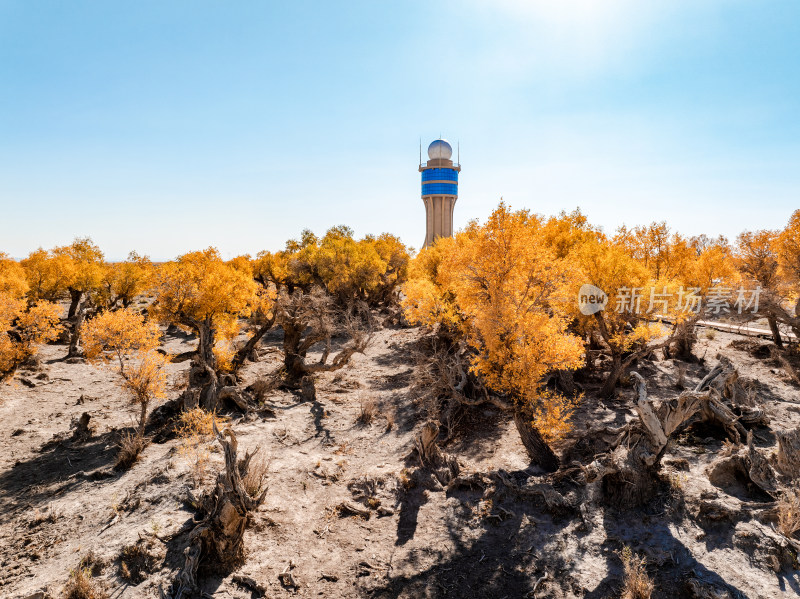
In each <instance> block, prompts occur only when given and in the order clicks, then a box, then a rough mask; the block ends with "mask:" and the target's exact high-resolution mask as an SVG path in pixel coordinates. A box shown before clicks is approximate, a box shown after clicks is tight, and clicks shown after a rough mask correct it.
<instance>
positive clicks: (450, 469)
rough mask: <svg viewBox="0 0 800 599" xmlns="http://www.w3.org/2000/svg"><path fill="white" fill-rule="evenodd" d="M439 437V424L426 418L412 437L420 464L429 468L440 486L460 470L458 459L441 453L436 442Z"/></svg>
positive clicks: (444, 484) (446, 483) (450, 479)
mask: <svg viewBox="0 0 800 599" xmlns="http://www.w3.org/2000/svg"><path fill="white" fill-rule="evenodd" d="M438 437H439V425H438V424H437V423H436V422H434V421H433V420H428V421H427V422H426V423H425V424H424V425H423V426H422V430H421V431H420V433H419V435H417V437H416V439H414V446H415V449H416V451H417V455H418V456H419V461H420V465H421V466H422V467H423V468H429V469H430V470H431V472H433V475H434V476H435V477H436V480H438V481H439V484H441V485H442V486H447V485H448V484H449V483H450V481H452V480H453V479H454V478H455V477H457V476H458V473H459V471H460V468H459V465H458V460H456V458H455V457H453V456H449V455H446V454H444V453H442V450H441V449H439V446H438V445H437V444H436V439H437V438H438Z"/></svg>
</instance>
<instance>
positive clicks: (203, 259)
mask: <svg viewBox="0 0 800 599" xmlns="http://www.w3.org/2000/svg"><path fill="white" fill-rule="evenodd" d="M155 291H156V296H157V305H156V311H157V313H158V314H159V315H160V316H161V317H162V318H164V319H165V320H167V321H170V322H176V323H178V324H183V325H185V326H189V327H192V328H195V327H196V326H197V324H198V323H199V322H201V321H206V320H214V319H224V318H225V317H228V318H230V317H236V316H248V315H249V314H250V309H251V306H252V304H253V303H254V302H255V300H256V298H257V291H258V289H257V285H256V283H255V281H253V279H252V278H251V277H249V276H247V275H246V274H244V273H242V272H241V271H239V270H237V269H235V268H232V267H231V266H229V265H227V264H226V263H225V262H224V261H223V260H222V258H221V257H220V255H219V251H218V250H217V249H216V248H208V249H207V250H203V251H199V252H190V253H188V254H184V255H183V256H179V257H178V259H177V260H175V261H173V262H167V263H165V264H162V265H161V267H160V268H159V269H158V271H157V273H156V277H155Z"/></svg>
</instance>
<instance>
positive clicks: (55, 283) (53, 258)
mask: <svg viewBox="0 0 800 599" xmlns="http://www.w3.org/2000/svg"><path fill="white" fill-rule="evenodd" d="M21 264H22V267H23V268H24V269H25V276H26V278H27V280H28V285H29V287H30V291H29V295H30V297H31V298H32V299H40V300H41V299H43V300H48V301H56V300H59V299H61V298H62V297H63V295H64V294H65V293H66V290H67V287H68V286H69V284H70V281H71V280H72V278H73V276H74V271H75V265H74V263H73V261H72V259H71V258H70V257H69V256H66V255H64V254H55V253H53V252H48V251H46V250H43V249H42V248H39V249H38V250H36V251H34V252H31V253H30V254H29V255H28V257H27V258H25V259H24V260H22V262H21Z"/></svg>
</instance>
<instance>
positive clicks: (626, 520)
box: [584, 504, 748, 599]
mask: <svg viewBox="0 0 800 599" xmlns="http://www.w3.org/2000/svg"><path fill="white" fill-rule="evenodd" d="M659 507H663V506H655V505H654V504H653V505H649V506H646V507H645V508H643V509H639V510H626V511H620V510H616V509H614V508H611V507H605V509H603V510H602V513H603V515H602V526H603V527H604V529H605V534H606V541H605V542H604V543H603V545H602V547H601V550H602V553H603V555H604V556H605V558H606V565H607V572H608V574H607V575H606V577H605V578H604V579H603V580H602V581H600V582H599V583H598V585H597V586H596V587H595V588H594V589H593V590H591V591H590V592H589V593H587V594H585V595H584V598H585V599H605V598H606V597H608V596H609V593H611V592H613V591H614V589H615V588H616V589H617V590H618V588H619V586H620V585H621V583H622V581H623V578H624V572H623V567H622V562H621V560H620V557H619V551H621V550H622V549H623V547H625V546H628V547H630V548H631V550H632V551H633V552H634V553H636V554H641V555H644V556H646V558H647V562H648V564H649V565H650V573H651V574H652V575H653V582H654V583H655V590H654V593H653V599H667V598H672V597H682V596H692V595H691V593H690V591H689V590H688V588H687V584H689V583H690V582H691V581H696V582H698V583H700V584H702V585H703V586H704V587H705V588H708V589H713V592H715V593H717V594H718V595H714V596H720V597H725V596H730V597H732V598H734V599H748V595H746V594H745V593H744V592H743V591H741V590H739V589H738V588H736V587H735V586H733V585H732V584H730V583H728V582H727V581H725V579H723V578H722V577H721V576H720V575H719V574H717V573H716V572H714V571H713V570H711V569H709V568H707V567H706V566H705V565H703V564H702V563H700V562H699V561H697V559H696V558H695V557H694V555H692V552H691V550H690V549H689V548H687V547H686V546H685V545H684V544H683V543H682V542H681V541H680V539H678V538H677V537H676V536H675V535H674V534H673V532H672V530H671V529H670V526H669V525H670V523H671V521H670V519H669V518H668V517H665V515H664V514H663V513H656V514H652V513H650V512H653V511H655V510H656V509H659ZM732 532H733V527H730V533H732ZM653 566H656V568H655V569H654V568H653ZM725 593H728V595H726V594H725ZM709 596H711V595H709Z"/></svg>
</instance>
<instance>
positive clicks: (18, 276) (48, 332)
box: [0, 252, 61, 380]
mask: <svg viewBox="0 0 800 599" xmlns="http://www.w3.org/2000/svg"><path fill="white" fill-rule="evenodd" d="M28 291H29V288H28V283H27V280H26V272H25V269H24V268H23V267H22V266H21V265H20V264H19V263H18V262H16V261H15V260H12V259H11V258H9V257H8V256H7V255H6V254H5V253H3V252H0V380H3V379H5V378H7V377H8V376H10V375H11V374H13V372H14V370H15V369H16V367H17V366H18V365H19V364H21V363H22V362H24V361H25V360H27V359H29V358H31V357H32V356H34V355H35V353H36V346H37V345H38V344H40V343H44V342H46V341H51V340H53V339H55V338H56V336H57V335H58V326H59V321H60V316H61V309H60V308H59V307H58V306H57V305H56V304H53V303H51V302H46V301H40V302H38V303H30V304H29V303H28V302H27V301H26V300H25V296H26V294H27V293H28Z"/></svg>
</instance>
